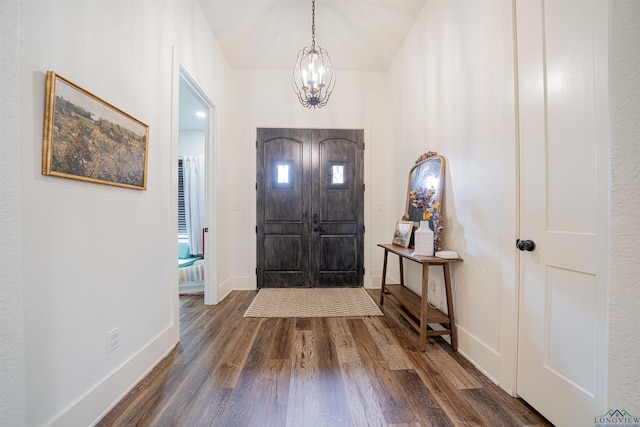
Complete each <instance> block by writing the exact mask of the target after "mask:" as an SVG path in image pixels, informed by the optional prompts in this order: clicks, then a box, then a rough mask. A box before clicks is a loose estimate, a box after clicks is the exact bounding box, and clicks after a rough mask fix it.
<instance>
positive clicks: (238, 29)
mask: <svg viewBox="0 0 640 427" xmlns="http://www.w3.org/2000/svg"><path fill="white" fill-rule="evenodd" d="M424 3H425V0H316V45H319V46H321V47H323V48H325V49H326V50H327V51H328V52H329V56H330V57H331V60H332V62H333V66H334V68H335V69H336V70H358V71H386V70H387V69H388V67H389V65H390V64H391V62H392V61H393V58H394V57H395V55H396V52H397V51H398V49H399V47H400V45H401V44H402V41H403V40H404V38H405V36H406V35H407V33H408V31H409V30H410V29H411V26H412V25H413V23H414V21H415V20H416V18H417V17H418V15H419V13H420V10H421V9H422V7H423V5H424ZM200 4H201V6H202V10H203V11H204V14H205V16H206V17H207V19H208V21H209V23H210V24H211V27H212V29H213V32H214V33H215V34H216V37H217V38H218V40H219V42H220V44H221V46H222V49H223V51H224V53H225V55H226V57H227V59H228V61H229V62H230V64H231V66H232V67H234V68H264V69H289V68H293V64H294V62H295V59H296V55H297V52H298V51H299V50H300V49H302V48H303V47H305V46H310V45H311V0H200Z"/></svg>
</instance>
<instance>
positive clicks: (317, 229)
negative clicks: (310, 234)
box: [313, 225, 324, 233]
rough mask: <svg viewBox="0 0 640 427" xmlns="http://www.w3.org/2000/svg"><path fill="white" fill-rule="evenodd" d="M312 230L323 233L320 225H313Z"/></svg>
mask: <svg viewBox="0 0 640 427" xmlns="http://www.w3.org/2000/svg"><path fill="white" fill-rule="evenodd" d="M313 231H316V232H317V231H319V232H321V233H324V228H322V226H321V225H316V226H315V227H313Z"/></svg>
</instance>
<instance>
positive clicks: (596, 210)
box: [516, 0, 608, 426]
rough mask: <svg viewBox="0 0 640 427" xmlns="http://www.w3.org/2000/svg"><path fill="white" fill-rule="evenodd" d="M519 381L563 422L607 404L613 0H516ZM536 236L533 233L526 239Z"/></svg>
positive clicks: (523, 391) (584, 421)
mask: <svg viewBox="0 0 640 427" xmlns="http://www.w3.org/2000/svg"><path fill="white" fill-rule="evenodd" d="M516 22H517V36H518V37H517V43H518V45H517V49H518V89H519V108H520V159H521V161H520V178H521V187H520V190H521V193H520V215H521V216H520V239H523V240H531V241H533V242H535V249H534V250H533V251H528V250H526V248H524V247H523V248H522V249H525V250H523V251H522V252H521V255H520V285H521V288H520V289H521V291H520V307H519V313H520V314H519V316H520V319H519V333H518V371H517V392H518V394H519V395H520V396H521V397H522V398H523V399H525V400H526V401H527V402H529V403H530V404H531V405H532V406H533V407H535V408H536V409H537V410H538V411H540V413H542V414H543V415H544V416H545V417H547V418H548V419H549V420H550V421H551V422H553V423H554V424H556V425H559V426H571V425H580V426H587V425H593V419H594V417H595V416H597V415H601V414H603V413H604V412H605V409H606V408H605V407H604V405H605V404H606V400H605V396H606V394H605V393H606V390H605V387H606V384H605V379H606V368H605V367H606V354H607V352H606V336H605V333H606V324H605V322H606V311H605V310H606V305H605V304H606V282H605V280H606V256H605V255H606V241H607V240H606V227H607V199H608V198H607V191H608V190H607V174H606V171H607V169H606V168H607V131H606V129H607V114H606V111H607V99H606V96H607V37H608V34H607V2H602V1H598V0H593V1H589V0H579V1H567V0H554V1H549V0H547V1H545V0H523V1H520V0H519V1H517V2H516ZM523 246H526V245H523Z"/></svg>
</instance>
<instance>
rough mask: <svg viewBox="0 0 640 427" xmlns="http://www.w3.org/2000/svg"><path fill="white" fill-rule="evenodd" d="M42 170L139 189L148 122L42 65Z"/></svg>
mask: <svg viewBox="0 0 640 427" xmlns="http://www.w3.org/2000/svg"><path fill="white" fill-rule="evenodd" d="M42 145H43V149H42V174H43V175H53V176H59V177H64V178H72V179H79V180H83V181H90V182H97V183H100V184H109V185H117V186H120V187H128V188H135V189H139V190H145V189H146V188H147V158H148V148H149V126H147V125H145V124H144V123H142V122H141V121H139V120H137V119H135V118H133V117H131V116H130V115H128V114H127V113H125V112H124V111H122V110H119V109H118V108H116V107H114V106H113V105H111V104H109V103H107V102H105V101H103V100H102V99H100V98H98V97H97V96H95V95H93V94H91V93H89V92H87V91H86V90H84V89H82V88H80V87H79V86H77V85H75V84H73V83H71V82H70V81H69V80H67V79H65V78H63V77H61V76H59V75H57V74H56V73H54V72H53V71H47V93H46V104H45V111H44V138H43V143H42Z"/></svg>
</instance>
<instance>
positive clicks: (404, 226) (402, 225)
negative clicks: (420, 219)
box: [393, 221, 413, 248]
mask: <svg viewBox="0 0 640 427" xmlns="http://www.w3.org/2000/svg"><path fill="white" fill-rule="evenodd" d="M412 229H413V221H398V222H397V223H396V230H395V231H394V233H393V244H394V245H399V246H403V247H405V248H406V247H407V246H409V240H410V239H411V230H412Z"/></svg>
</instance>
